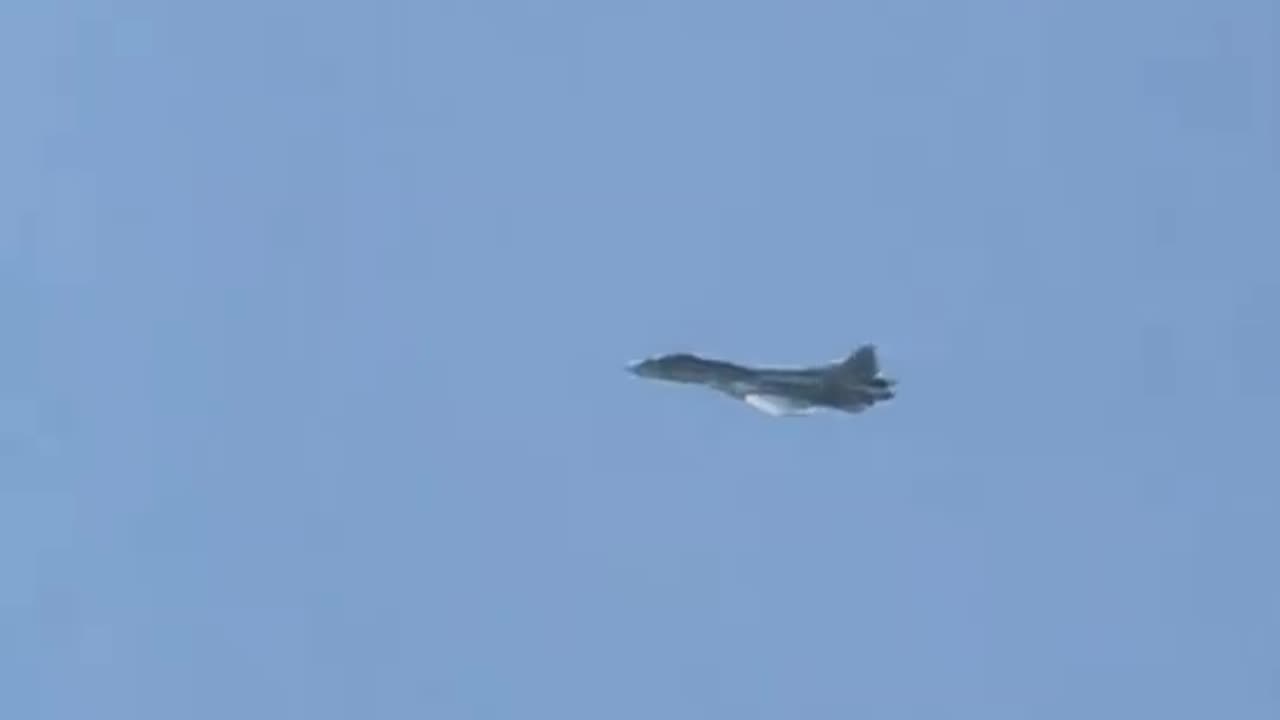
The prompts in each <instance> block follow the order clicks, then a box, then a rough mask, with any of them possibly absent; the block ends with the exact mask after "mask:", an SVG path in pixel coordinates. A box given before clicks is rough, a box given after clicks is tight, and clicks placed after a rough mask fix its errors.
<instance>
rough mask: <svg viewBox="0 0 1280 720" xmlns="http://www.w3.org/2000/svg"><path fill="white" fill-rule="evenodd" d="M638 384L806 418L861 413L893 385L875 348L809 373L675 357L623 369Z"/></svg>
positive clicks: (891, 393) (889, 392) (684, 355)
mask: <svg viewBox="0 0 1280 720" xmlns="http://www.w3.org/2000/svg"><path fill="white" fill-rule="evenodd" d="M627 369H628V370H630V371H631V372H632V373H633V374H635V375H638V376H640V377H642V378H649V379H654V380H666V381H668V382H678V383H693V384H696V385H705V386H707V387H709V388H711V389H713V390H718V391H720V392H722V393H725V394H727V395H730V396H731V397H734V398H737V399H738V400H742V401H743V402H745V403H747V404H748V405H751V406H752V407H754V408H756V409H757V410H760V411H761V412H765V413H768V414H770V415H808V414H810V413H812V412H814V411H816V410H819V409H831V410H842V411H844V412H848V413H859V412H862V411H863V410H866V409H867V408H869V407H871V406H872V405H875V404H876V403H877V402H882V401H884V400H889V399H892V398H893V396H894V391H893V386H894V385H897V381H896V380H892V379H889V378H886V377H882V376H881V375H880V363H879V361H878V360H877V359H876V348H875V346H874V345H863V346H862V347H860V348H858V349H857V350H854V351H853V352H852V353H850V354H849V356H848V357H846V358H844V359H843V360H840V361H838V362H833V363H829V364H826V365H819V366H815V367H808V368H795V369H788V368H752V367H746V366H743V365H738V364H735V363H731V362H725V361H723V360H712V359H708V358H701V357H698V356H697V355H691V354H689V353H674V354H670V355H663V356H660V357H653V358H648V359H646V360H641V361H639V362H636V363H633V364H631V365H630V366H628V368H627Z"/></svg>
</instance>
